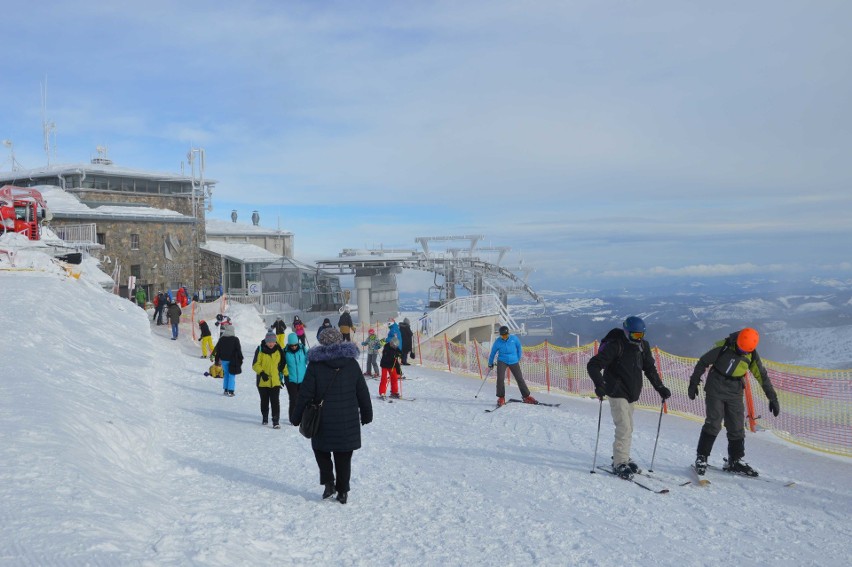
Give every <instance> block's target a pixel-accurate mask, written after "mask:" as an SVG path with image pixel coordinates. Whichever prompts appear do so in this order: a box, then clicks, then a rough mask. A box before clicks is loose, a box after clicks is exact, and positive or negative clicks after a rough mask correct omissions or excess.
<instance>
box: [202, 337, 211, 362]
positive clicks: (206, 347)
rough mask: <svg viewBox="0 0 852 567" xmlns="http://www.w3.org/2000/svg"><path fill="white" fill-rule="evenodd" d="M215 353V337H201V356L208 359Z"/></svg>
mask: <svg viewBox="0 0 852 567" xmlns="http://www.w3.org/2000/svg"><path fill="white" fill-rule="evenodd" d="M212 352H213V337H211V336H210V335H207V336H206V337H201V356H203V357H204V358H207V357H208V356H210V354H211V353H212Z"/></svg>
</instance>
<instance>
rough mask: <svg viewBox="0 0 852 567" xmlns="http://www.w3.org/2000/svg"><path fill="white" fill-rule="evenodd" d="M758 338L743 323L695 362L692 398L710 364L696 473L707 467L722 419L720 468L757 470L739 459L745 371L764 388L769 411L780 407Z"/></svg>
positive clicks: (742, 471) (742, 442)
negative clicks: (724, 446) (724, 451)
mask: <svg viewBox="0 0 852 567" xmlns="http://www.w3.org/2000/svg"><path fill="white" fill-rule="evenodd" d="M758 342H760V334H759V333H758V332H757V331H756V330H755V329H752V328H751V327H746V328H744V329H742V330H740V331H737V332H735V333H731V334H730V335H729V336H728V337H727V338H726V339H724V340H721V341H719V342H717V343H716V345H715V346H714V347H713V348H712V349H710V350H709V351H707V353H705V354H704V356H702V357H701V358H700V359H699V360H698V363H697V364H696V365H695V369H694V370H693V372H692V376H691V377H690V379H689V389H688V394H689V399H690V400H694V399H695V397H696V396H697V395H698V384H699V383H700V382H701V377H702V376H703V375H704V372H705V371H706V370H707V367H710V372H709V373H708V374H707V382H706V383H705V385H704V394H705V405H706V413H705V415H706V419H705V420H704V426H703V427H702V428H701V436H700V437H699V438H698V449H697V451H696V452H697V456H696V459H695V471H696V472H697V473H698V474H699V475H703V474H704V473H705V471H706V470H707V458H708V457H709V456H710V451H711V450H712V449H713V443H714V442H715V441H716V436H717V435H718V434H719V432H720V431H721V430H722V421H723V420H724V422H725V429H726V431H727V435H728V458H727V459H725V465H724V467H722V468H723V469H724V470H726V471H728V472H732V473H737V474H744V475H746V476H757V475H758V473H757V471H755V470H754V469H753V468H751V467H750V466H749V465H748V464H747V463H745V462H743V460H742V458H743V457H744V456H745V423H744V422H745V418H744V415H745V407H744V404H743V391H744V390H745V382H744V380H747V379H748V377H747V373H748V372H751V374H752V376H754V378H755V379H756V380H757V382H758V383H759V384H760V386H761V388H763V393H764V394H766V398H767V399H768V400H769V411H770V412H772V415H774V416H775V417H778V414H779V412H780V411H781V406H780V405H779V404H778V395H777V394H776V393H775V388H773V387H772V381H771V380H770V379H769V374H768V373H767V372H766V368H764V366H763V362H762V361H761V360H760V355H758V354H757V344H758Z"/></svg>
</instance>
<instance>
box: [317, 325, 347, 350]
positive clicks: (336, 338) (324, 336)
mask: <svg viewBox="0 0 852 567" xmlns="http://www.w3.org/2000/svg"><path fill="white" fill-rule="evenodd" d="M319 342H320V344H321V345H325V346H328V345H333V344H337V343H342V342H343V335H341V334H340V331H338V330H337V329H335V328H334V327H329V328H328V329H326V330H324V331H323V332H322V333H320V334H319Z"/></svg>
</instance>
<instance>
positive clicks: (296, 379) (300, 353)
mask: <svg viewBox="0 0 852 567" xmlns="http://www.w3.org/2000/svg"><path fill="white" fill-rule="evenodd" d="M284 360H285V361H286V365H287V373H286V374H285V375H284V386H285V387H286V388H287V397H288V398H290V406H289V409H290V411H292V410H293V408H294V407H295V405H296V400H297V399H299V388H301V386H302V382H304V380H305V372H306V371H307V369H308V349H307V348H305V345H303V344H302V343H301V341H299V337H298V335H296V333H290V335H289V336H288V337H287V348H286V349H284ZM288 415H289V414H288Z"/></svg>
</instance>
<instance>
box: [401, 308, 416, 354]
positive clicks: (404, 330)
mask: <svg viewBox="0 0 852 567" xmlns="http://www.w3.org/2000/svg"><path fill="white" fill-rule="evenodd" d="M399 335H400V337H401V339H402V340H401V341H400V343H399V345H400V350H401V351H402V365H403V366H410V364H408V359H409V358H414V354H412V353H413V352H414V332H413V331H412V330H411V321H409V320H408V317H406V318H405V319H403V320H402V323H400V324H399Z"/></svg>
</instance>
